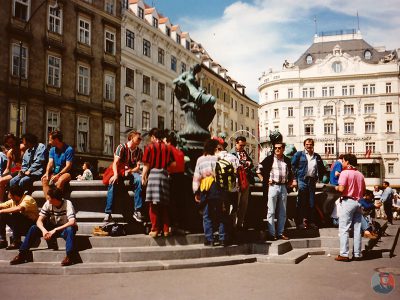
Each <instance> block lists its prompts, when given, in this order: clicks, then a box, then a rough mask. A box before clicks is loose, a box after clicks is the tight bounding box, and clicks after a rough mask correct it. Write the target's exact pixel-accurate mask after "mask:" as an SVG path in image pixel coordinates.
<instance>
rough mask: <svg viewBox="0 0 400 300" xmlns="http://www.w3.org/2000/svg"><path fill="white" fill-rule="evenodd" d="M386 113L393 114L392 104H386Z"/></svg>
mask: <svg viewBox="0 0 400 300" xmlns="http://www.w3.org/2000/svg"><path fill="white" fill-rule="evenodd" d="M386 112H387V113H391V112H392V102H386Z"/></svg>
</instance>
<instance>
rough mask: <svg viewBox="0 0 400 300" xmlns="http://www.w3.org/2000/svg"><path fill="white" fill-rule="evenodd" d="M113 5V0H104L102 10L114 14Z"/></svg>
mask: <svg viewBox="0 0 400 300" xmlns="http://www.w3.org/2000/svg"><path fill="white" fill-rule="evenodd" d="M114 7H115V4H114V0H105V1H104V10H105V11H106V12H108V13H109V14H112V15H113V14H114Z"/></svg>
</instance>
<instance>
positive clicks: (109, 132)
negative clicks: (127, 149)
mask: <svg viewBox="0 0 400 300" xmlns="http://www.w3.org/2000/svg"><path fill="white" fill-rule="evenodd" d="M113 153H114V123H112V122H109V121H105V122H104V154H107V155H113Z"/></svg>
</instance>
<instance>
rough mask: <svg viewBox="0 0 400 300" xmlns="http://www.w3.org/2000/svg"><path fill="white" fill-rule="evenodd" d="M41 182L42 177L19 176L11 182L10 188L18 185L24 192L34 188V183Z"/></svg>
mask: <svg viewBox="0 0 400 300" xmlns="http://www.w3.org/2000/svg"><path fill="white" fill-rule="evenodd" d="M36 180H40V176H37V175H31V176H20V175H17V176H15V177H13V178H12V179H11V180H10V186H13V185H16V184H18V185H19V186H20V187H22V188H23V189H24V190H28V189H30V188H31V187H32V184H33V182H34V181H36Z"/></svg>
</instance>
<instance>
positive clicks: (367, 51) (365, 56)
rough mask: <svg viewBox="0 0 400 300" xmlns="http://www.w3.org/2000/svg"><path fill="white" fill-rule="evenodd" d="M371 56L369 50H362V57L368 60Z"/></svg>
mask: <svg viewBox="0 0 400 300" xmlns="http://www.w3.org/2000/svg"><path fill="white" fill-rule="evenodd" d="M371 57H372V53H371V51H369V50H365V52H364V58H365V59H366V60H370V59H371Z"/></svg>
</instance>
